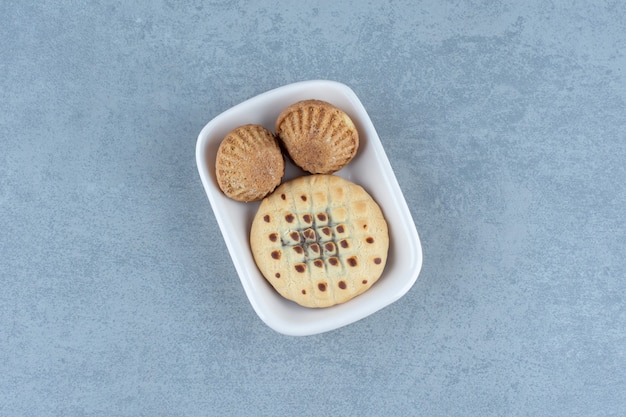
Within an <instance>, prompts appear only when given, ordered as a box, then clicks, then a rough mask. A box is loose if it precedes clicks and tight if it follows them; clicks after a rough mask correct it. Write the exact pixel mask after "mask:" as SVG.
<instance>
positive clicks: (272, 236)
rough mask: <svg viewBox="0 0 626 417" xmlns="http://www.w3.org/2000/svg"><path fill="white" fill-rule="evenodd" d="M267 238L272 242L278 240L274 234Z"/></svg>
mask: <svg viewBox="0 0 626 417" xmlns="http://www.w3.org/2000/svg"><path fill="white" fill-rule="evenodd" d="M269 238H270V240H271V241H272V242H276V241H277V240H278V235H277V234H276V233H270V236H269Z"/></svg>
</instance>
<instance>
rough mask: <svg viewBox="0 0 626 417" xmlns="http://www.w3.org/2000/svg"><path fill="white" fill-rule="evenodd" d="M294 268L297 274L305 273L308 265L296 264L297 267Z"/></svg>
mask: <svg viewBox="0 0 626 417" xmlns="http://www.w3.org/2000/svg"><path fill="white" fill-rule="evenodd" d="M294 268H295V270H296V271H297V272H300V273H303V272H304V270H305V269H306V265H305V264H296V266H295V267H294Z"/></svg>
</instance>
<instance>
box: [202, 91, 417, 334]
mask: <svg viewBox="0 0 626 417" xmlns="http://www.w3.org/2000/svg"><path fill="white" fill-rule="evenodd" d="M305 99H319V100H324V101H327V102H329V103H332V104H334V105H335V106H337V107H339V108H340V109H342V110H343V111H345V112H346V113H347V114H348V115H349V116H350V117H351V118H352V120H353V122H354V124H355V125H356V127H357V129H358V131H359V149H358V152H357V154H356V156H355V157H354V159H353V160H352V161H351V162H350V163H349V164H348V165H347V166H346V167H344V168H343V169H342V170H340V171H338V172H336V173H335V174H336V175H339V176H341V177H344V178H346V179H348V180H350V181H352V182H355V183H357V184H359V185H361V186H362V187H363V188H365V190H367V191H368V192H369V193H370V194H371V195H372V197H374V199H375V200H376V201H377V202H378V204H379V205H380V207H381V209H382V211H383V213H384V215H385V218H386V220H387V223H388V226H389V235H390V236H389V237H390V245H389V254H388V259H387V264H386V266H385V270H384V272H383V274H382V276H381V277H380V279H379V280H378V281H377V282H376V283H375V284H374V285H373V286H372V287H371V288H370V289H369V290H367V291H366V292H365V293H363V294H361V295H359V296H358V297H356V298H353V299H352V300H350V301H348V302H346V303H344V304H339V305H336V306H333V307H328V308H323V309H313V308H306V307H302V306H300V305H298V304H296V303H294V302H292V301H289V300H286V299H284V298H283V297H281V296H280V295H279V294H278V293H277V292H276V291H275V290H274V288H273V287H272V286H271V285H270V284H269V283H268V282H267V281H266V280H265V278H264V277H263V275H261V273H260V272H259V270H258V269H257V266H256V264H255V262H254V258H253V256H252V253H251V251H250V245H249V233H250V226H251V224H252V219H253V218H254V215H255V213H256V211H257V208H258V207H259V204H260V203H258V202H257V203H240V202H237V201H234V200H231V199H229V198H227V197H226V196H225V195H224V194H223V193H222V192H221V190H220V188H219V186H218V184H217V179H216V176H215V157H216V155H217V149H218V147H219V145H220V143H221V141H222V139H223V138H224V137H225V136H226V134H227V133H228V132H230V131H231V130H232V129H234V128H236V127H237V126H240V125H243V124H247V123H256V124H260V125H263V126H265V127H266V128H267V129H269V130H271V131H274V124H275V122H276V119H277V117H278V115H279V113H280V112H281V111H282V110H283V109H284V108H285V107H287V106H288V105H290V104H292V103H295V102H297V101H300V100H305ZM196 163H197V165H198V172H199V174H200V178H201V180H202V184H203V186H204V189H205V191H206V194H207V196H208V198H209V201H210V203H211V207H212V208H213V211H214V213H215V217H216V219H217V222H218V224H219V227H220V230H221V232H222V235H223V237H224V241H225V242H226V246H227V248H228V251H229V252H230V256H231V258H232V261H233V263H234V265H235V269H236V270H237V273H238V275H239V279H240V281H241V284H242V286H243V288H244V291H245V293H246V295H247V296H248V299H249V300H250V304H251V305H252V307H253V308H254V310H255V312H256V313H257V314H258V316H259V318H260V319H261V320H263V322H265V323H266V324H267V325H268V326H269V327H271V328H272V329H274V330H275V331H277V332H279V333H283V334H286V335H292V336H305V335H313V334H317V333H322V332H325V331H329V330H333V329H336V328H339V327H341V326H345V325H347V324H350V323H353V322H355V321H357V320H360V319H362V318H364V317H366V316H369V315H370V314H372V313H375V312H376V311H378V310H380V309H382V308H384V307H386V306H388V305H389V304H391V303H393V302H394V301H396V300H398V299H399V298H400V297H402V296H403V295H404V294H406V292H407V291H409V289H410V288H411V287H412V286H413V284H414V283H415V281H416V280H417V277H418V275H419V272H420V270H421V267H422V247H421V244H420V240H419V236H418V234H417V230H416V228H415V224H414V222H413V219H412V217H411V213H410V211H409V209H408V207H407V204H406V201H405V199H404V196H403V194H402V191H401V190H400V186H399V185H398V181H397V180H396V177H395V175H394V173H393V170H392V168H391V165H390V163H389V160H388V159H387V155H386V154H385V150H384V149H383V146H382V144H381V142H380V138H379V137H378V134H377V133H376V130H375V129H374V126H373V124H372V121H371V120H370V118H369V116H368V114H367V112H366V111H365V108H364V107H363V105H362V104H361V102H360V100H359V99H358V97H357V96H356V94H355V93H354V92H353V91H352V89H350V88H349V87H348V86H346V85H344V84H341V83H338V82H335V81H325V80H313V81H303V82H298V83H294V84H289V85H286V86H283V87H279V88H276V89H274V90H270V91H268V92H265V93H263V94H260V95H258V96H256V97H253V98H251V99H249V100H246V101H244V102H243V103H241V104H238V105H236V106H234V107H232V108H230V109H229V110H226V111H225V112H223V113H222V114H220V115H218V116H217V117H215V118H214V119H213V120H211V121H210V122H209V123H208V124H207V125H206V126H205V127H204V128H203V129H202V131H201V132H200V134H199V136H198V141H197V143H196ZM304 174H305V173H304V172H303V171H301V170H300V169H299V168H297V167H295V166H294V165H293V164H291V162H289V160H288V159H287V160H286V167H285V177H284V178H283V181H287V180H289V179H292V178H295V177H297V176H300V175H304Z"/></svg>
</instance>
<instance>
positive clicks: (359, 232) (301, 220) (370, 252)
mask: <svg viewBox="0 0 626 417" xmlns="http://www.w3.org/2000/svg"><path fill="white" fill-rule="evenodd" d="M250 246H251V249H252V254H253V256H254V260H255V262H256V264H257V266H258V267H259V270H260V271H261V273H262V274H263V276H264V277H265V278H266V279H267V281H269V283H270V284H271V285H272V286H273V287H274V288H275V289H276V290H277V291H278V293H280V294H281V295H282V296H283V297H285V298H287V299H289V300H292V301H295V302H296V303H298V304H300V305H302V306H305V307H329V306H332V305H335V304H339V303H344V302H346V301H348V300H350V299H351V298H354V297H356V296H357V295H359V294H361V293H363V292H364V291H365V290H367V289H369V288H370V287H371V286H372V285H373V284H374V283H375V282H376V281H377V280H378V278H379V277H380V276H381V274H382V272H383V269H384V268H385V263H386V261H387V251H388V248H389V234H388V229H387V222H386V221H385V218H384V217H383V213H382V211H381V209H380V207H379V206H378V204H377V203H376V202H375V201H374V199H373V198H372V197H371V196H370V195H369V194H368V193H367V192H366V191H365V190H364V189H363V188H362V187H361V186H359V185H357V184H355V183H353V182H350V181H348V180H346V179H344V178H341V177H338V176H335V175H322V174H320V175H308V176H304V177H299V178H296V179H294V180H291V181H289V182H285V183H283V184H281V185H280V186H279V187H278V188H277V189H276V190H274V192H273V193H272V194H270V195H269V196H268V197H266V198H265V199H263V201H262V202H261V205H260V207H259V209H258V211H257V213H256V215H255V217H254V220H253V222H252V228H251V231H250Z"/></svg>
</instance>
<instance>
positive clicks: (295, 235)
mask: <svg viewBox="0 0 626 417" xmlns="http://www.w3.org/2000/svg"><path fill="white" fill-rule="evenodd" d="M289 236H291V240H293V241H294V242H300V233H298V232H291V234H290V235H289Z"/></svg>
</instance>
